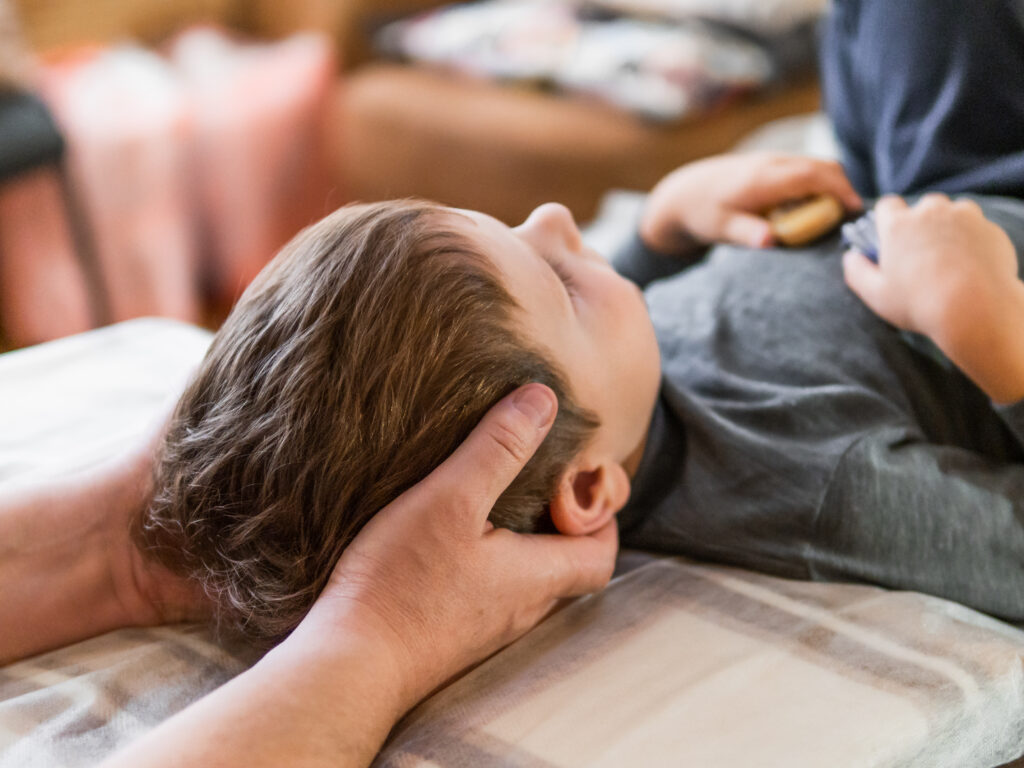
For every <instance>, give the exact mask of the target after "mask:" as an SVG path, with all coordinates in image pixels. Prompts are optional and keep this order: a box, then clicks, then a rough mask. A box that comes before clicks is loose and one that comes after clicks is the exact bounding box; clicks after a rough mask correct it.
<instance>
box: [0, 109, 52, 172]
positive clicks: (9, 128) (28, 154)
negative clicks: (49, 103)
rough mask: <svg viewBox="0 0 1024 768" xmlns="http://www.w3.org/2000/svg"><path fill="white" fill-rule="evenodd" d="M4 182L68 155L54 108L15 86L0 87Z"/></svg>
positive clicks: (0, 154) (0, 153) (0, 168)
mask: <svg viewBox="0 0 1024 768" xmlns="http://www.w3.org/2000/svg"><path fill="white" fill-rule="evenodd" d="M0 137H2V139H0V181H7V180H8V179H12V178H14V177H15V176H17V175H19V174H21V173H24V172H25V171H29V170H32V169H34V168H39V167H40V166H45V165H57V164H58V163H60V162H61V159H62V158H63V156H64V138H63V137H62V136H61V134H60V131H59V130H57V125H56V123H54V121H53V117H51V115H50V111H49V110H48V109H47V108H46V106H45V105H44V104H43V103H42V102H41V101H40V100H39V99H37V98H36V97H35V96H33V95H31V94H29V93H25V92H24V91H18V90H14V89H3V90H0Z"/></svg>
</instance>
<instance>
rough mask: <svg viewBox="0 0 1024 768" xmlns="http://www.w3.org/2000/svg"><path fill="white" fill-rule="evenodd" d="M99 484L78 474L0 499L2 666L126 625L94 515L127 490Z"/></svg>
mask: <svg viewBox="0 0 1024 768" xmlns="http://www.w3.org/2000/svg"><path fill="white" fill-rule="evenodd" d="M96 479H97V478H96V477H95V475H89V474H83V475H79V476H76V477H73V478H62V479H59V480H53V481H48V482H46V483H40V484H37V485H32V486H23V487H20V488H17V489H8V490H7V491H6V492H5V493H4V494H3V495H2V496H0V584H3V585H4V588H3V589H2V590H0V626H2V627H3V628H4V631H3V632H0V663H6V662H9V661H12V660H14V659H17V658H21V657H23V656H28V655H31V654H34V653H38V652H41V651H45V650H49V649H52V648H56V647H59V646H62V645H66V644H68V643H70V642H73V641H75V640H80V639H83V638H86V637H91V636H93V635H97V634H100V633H102V632H106V631H109V630H111V629H114V628H116V627H118V626H122V625H123V624H124V623H125V612H124V607H125V606H124V605H123V603H122V601H121V599H120V598H119V596H118V594H117V592H116V589H115V585H114V582H113V581H112V573H111V568H110V558H109V554H110V548H111V546H113V542H112V538H111V534H110V530H109V527H108V521H106V520H104V519H103V516H102V515H101V514H99V510H100V509H103V508H106V507H108V506H109V505H110V503H111V501H112V499H111V494H112V493H116V494H122V493H128V492H129V490H128V489H126V488H124V487H118V489H117V490H116V491H114V490H112V487H111V486H110V485H109V484H106V487H104V483H97V482H96Z"/></svg>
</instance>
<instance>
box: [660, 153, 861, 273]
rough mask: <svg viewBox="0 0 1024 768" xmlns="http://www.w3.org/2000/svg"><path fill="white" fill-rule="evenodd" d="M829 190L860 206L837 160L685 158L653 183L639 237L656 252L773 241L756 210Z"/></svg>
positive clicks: (762, 244)
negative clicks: (688, 161) (697, 245)
mask: <svg viewBox="0 0 1024 768" xmlns="http://www.w3.org/2000/svg"><path fill="white" fill-rule="evenodd" d="M826 192H827V193H831V194H833V195H835V196H836V197H837V198H839V200H840V201H841V202H842V203H843V205H844V206H846V208H847V209H849V210H853V211H856V210H860V209H861V208H862V207H863V203H862V202H861V199H860V197H859V196H858V195H857V193H856V192H855V191H854V190H853V187H852V186H851V185H850V182H849V180H848V179H847V178H846V173H845V172H844V171H843V168H842V166H841V165H839V163H836V162H831V161H826V160H817V159H814V158H810V157H801V156H797V155H781V154H770V153H751V154H736V155H719V156H717V157H709V158H707V159H705V160H700V161H698V162H696V163H691V164H689V165H685V166H683V167H682V168H678V169H677V170H675V171H673V172H672V173H670V174H669V175H668V176H666V177H665V178H664V179H662V180H661V181H660V182H658V184H657V185H656V186H655V187H654V189H653V190H652V192H651V196H650V199H649V200H648V203H647V207H646V209H645V211H644V215H643V218H642V220H641V222H640V236H641V237H642V238H643V240H644V242H645V243H646V244H647V245H648V246H650V247H651V248H653V249H654V250H656V251H660V252H662V253H676V252H683V251H685V250H687V245H688V244H693V243H694V242H696V243H700V244H709V243H715V242H723V243H735V244H737V245H746V246H750V247H752V248H765V247H767V246H769V245H771V244H772V243H773V236H772V230H771V226H770V224H769V223H768V221H767V219H765V218H764V217H763V216H762V214H763V213H764V212H765V211H766V210H768V209H769V208H773V207H775V206H777V205H780V204H781V203H784V202H787V201H789V200H793V199H799V198H803V197H808V196H810V195H816V194H822V193H826Z"/></svg>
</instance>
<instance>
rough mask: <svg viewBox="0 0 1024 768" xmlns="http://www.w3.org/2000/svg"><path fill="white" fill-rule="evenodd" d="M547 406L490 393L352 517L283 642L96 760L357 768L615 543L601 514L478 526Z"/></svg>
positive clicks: (603, 570)
mask: <svg viewBox="0 0 1024 768" xmlns="http://www.w3.org/2000/svg"><path fill="white" fill-rule="evenodd" d="M556 410H557V401H556V398H555V395H554V393H553V392H552V391H551V390H550V389H548V388H547V387H545V386H542V385H539V384H528V385H526V386H524V387H521V388H519V389H518V390H516V391H514V392H513V393H512V394H510V395H508V396H507V397H505V398H504V399H503V400H501V401H500V402H499V403H498V404H497V405H495V406H494V407H493V408H492V409H491V410H490V411H489V412H488V413H487V415H486V416H485V418H484V419H483V421H482V422H481V423H480V424H479V425H478V426H477V427H476V429H474V430H473V432H472V433H471V434H470V436H469V437H468V438H467V439H466V441H465V442H464V443H463V444H462V445H461V446H460V447H459V448H458V449H457V450H456V451H455V453H454V454H453V455H452V456H451V457H449V458H448V460H447V461H445V462H444V463H443V464H442V465H441V466H439V467H438V468H437V469H436V470H435V471H434V472H433V473H431V474H430V475H429V476H428V477H427V478H426V479H424V480H423V481H422V482H420V483H419V484H418V485H416V486H414V487H413V488H411V489H410V490H408V491H407V492H406V493H404V494H402V495H401V496H400V497H398V498H397V499H396V500H395V501H394V502H392V503H391V504H389V505H388V506H387V507H385V508H384V509H383V510H381V512H380V513H379V514H377V515H375V516H374V517H373V519H372V520H370V522H369V523H367V525H366V526H365V527H364V529H363V530H362V531H361V532H360V533H359V535H358V536H357V537H356V538H355V540H354V541H353V542H352V543H351V544H350V545H349V547H348V548H347V549H346V550H345V552H344V554H343V555H342V557H341V559H340V561H339V562H338V564H337V566H336V568H335V570H334V572H333V574H332V576H331V579H330V581H329V583H328V585H327V587H326V589H325V590H324V592H323V593H322V594H321V595H320V597H319V599H318V600H317V601H316V603H315V604H314V605H313V608H312V609H311V610H310V612H309V614H308V615H307V616H306V617H305V618H304V619H303V621H302V622H301V623H300V624H299V626H298V628H297V629H296V630H295V631H294V632H293V633H292V634H291V635H290V636H289V637H288V638H287V639H285V640H284V641H283V642H282V643H281V644H280V645H279V646H277V647H276V648H275V649H274V650H272V651H271V652H270V653H269V654H267V656H266V657H264V658H263V660H261V661H260V662H259V663H258V664H257V665H256V666H254V667H253V668H252V669H250V670H249V671H247V672H244V673H243V674H241V675H240V676H239V677H237V678H235V679H234V680H232V681H231V682H229V683H228V684H227V685H225V686H223V687H222V688H220V689H218V690H217V691H215V692H214V693H212V694H211V695H209V696H207V697H206V698H205V699H203V700H201V701H199V702H197V703H196V704H193V705H192V706H190V707H188V708H187V709H186V710H184V711H183V712H181V713H179V714H178V715H176V716H175V717H173V718H171V719H170V720H168V721H167V722H166V723H164V724H163V725H161V726H160V727H159V728H157V729H156V730H155V731H153V732H152V733H150V734H148V735H147V736H146V737H144V738H142V739H140V740H139V741H137V742H135V744H133V745H132V746H130V747H129V748H128V750H126V751H124V752H122V753H120V754H119V755H118V756H116V757H115V758H114V759H113V761H112V763H111V764H115V765H122V764H123V765H132V766H157V765H162V764H170V763H173V764H176V765H177V764H183V763H185V762H201V763H210V762H216V763H217V764H218V765H220V764H224V765H248V766H252V765H264V764H265V765H280V764H283V763H287V764H297V763H301V764H303V765H314V764H316V765H319V764H320V763H321V762H322V763H323V764H330V765H345V766H356V765H366V764H368V763H369V762H370V761H371V760H372V759H373V756H374V755H375V754H376V753H377V751H378V750H379V749H380V745H381V744H382V743H383V741H384V739H385V737H386V736H387V733H388V731H389V730H390V729H391V727H392V726H393V725H394V723H395V722H396V721H397V720H398V719H399V718H400V717H401V716H402V715H403V714H404V713H405V712H406V711H407V710H408V709H409V708H410V707H412V706H413V705H414V704H415V703H416V702H417V701H419V700H420V699H422V698H423V697H424V696H426V695H427V694H429V693H430V692H431V691H432V690H434V689H435V688H437V687H438V686H439V685H440V684H442V683H443V682H445V681H446V680H449V679H450V678H451V677H453V676H454V675H456V674H458V673H459V672H460V671H462V670H464V669H466V668H467V667H469V666H471V665H473V664H475V663H477V662H479V661H481V660H483V659H484V658H486V657H487V656H489V655H491V654H492V653H494V652H495V651H497V650H498V649H500V648H501V647H503V646H504V645H507V644H508V643H510V642H512V641H513V640H515V639H516V638H518V637H519V636H521V635H522V634H524V633H525V632H526V631H527V630H529V629H530V628H531V627H533V626H534V625H535V624H536V623H537V622H538V621H540V620H541V619H542V618H543V617H544V616H545V615H546V614H547V613H548V612H549V611H550V610H551V609H552V608H553V607H554V606H555V604H556V603H557V601H558V600H559V599H560V598H565V597H571V596H575V595H581V594H584V593H588V592H593V591H596V590H598V589H600V588H601V587H603V586H604V585H605V584H606V583H607V581H608V579H609V578H610V577H611V573H612V570H613V568H614V564H615V555H616V551H617V548H618V534H617V529H616V527H615V522H614V519H612V520H609V522H608V523H607V524H606V525H604V526H603V527H602V528H600V529H599V530H597V531H596V532H594V533H592V534H590V535H587V536H577V537H570V536H560V535H541V534H518V533H513V532H511V531H508V530H505V529H497V528H494V527H493V526H492V525H491V524H490V523H489V522H488V521H487V515H488V513H489V512H490V510H491V507H492V506H493V505H494V502H495V500H496V499H497V498H498V496H499V495H500V494H501V492H502V491H503V490H504V489H505V488H506V486H507V485H508V484H509V483H510V482H511V481H512V479H513V478H514V477H515V476H516V474H517V473H518V472H519V471H520V470H521V469H522V467H523V466H524V465H525V464H526V462H527V461H528V460H529V459H530V457H531V456H532V455H533V453H534V452H535V451H536V450H537V448H538V446H539V445H540V444H541V442H542V441H543V440H544V437H545V436H546V435H547V433H548V431H549V429H550V428H551V425H552V423H553V421H554V418H555V413H556Z"/></svg>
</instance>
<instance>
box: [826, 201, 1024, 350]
mask: <svg viewBox="0 0 1024 768" xmlns="http://www.w3.org/2000/svg"><path fill="white" fill-rule="evenodd" d="M875 212H876V225H877V227H878V238H879V243H880V245H881V248H880V250H879V255H878V264H877V265H875V264H872V263H871V262H870V261H868V259H866V258H865V257H864V256H863V255H861V254H859V253H857V252H856V251H849V252H847V253H846V255H845V257H844V260H843V269H844V272H845V275H846V282H847V284H848V285H849V286H850V288H851V289H852V290H853V292H854V293H856V294H857V295H858V296H859V297H860V298H861V300H862V301H863V302H864V303H865V304H867V305H868V307H870V308H871V310H872V311H874V312H875V314H877V315H879V316H880V317H882V318H883V319H885V320H887V321H889V322H890V323H892V324H893V325H895V326H897V327H899V328H903V329H905V330H908V331H914V332H916V333H923V334H926V335H928V336H930V337H932V338H933V339H934V340H935V341H936V343H938V344H940V346H941V345H942V343H943V342H944V341H947V340H950V341H951V340H953V339H954V338H956V337H959V336H961V335H962V334H961V333H960V332H959V331H960V330H961V326H964V325H966V324H968V323H970V324H977V323H978V322H982V321H983V320H987V319H989V318H985V317H984V316H985V315H986V314H987V313H986V312H983V311H981V310H982V308H983V307H990V308H997V307H998V306H1000V305H1001V303H1002V299H1003V298H1004V297H1005V296H1007V295H1008V294H1009V293H1010V292H1011V291H1014V290H1016V285H1017V283H1018V280H1017V254H1016V252H1015V251H1014V248H1013V244H1012V243H1011V242H1010V238H1009V237H1007V235H1006V233H1005V232H1004V231H1003V230H1002V229H1001V228H1000V227H998V226H997V225H995V224H993V223H992V222H990V221H989V220H988V219H986V218H985V216H984V214H983V213H982V212H981V208H980V207H979V206H978V204H977V203H975V202H973V201H971V200H959V201H956V202H953V201H951V200H950V199H949V198H948V197H946V196H945V195H941V194H931V195H926V196H925V197H923V198H921V200H920V201H919V202H918V203H917V204H916V205H915V206H914V207H913V208H911V207H909V206H908V205H907V203H906V202H905V201H904V200H903V199H902V198H899V197H886V198H883V199H882V200H881V201H879V203H878V205H877V206H875ZM991 320H994V321H998V320H999V319H998V318H991Z"/></svg>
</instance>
